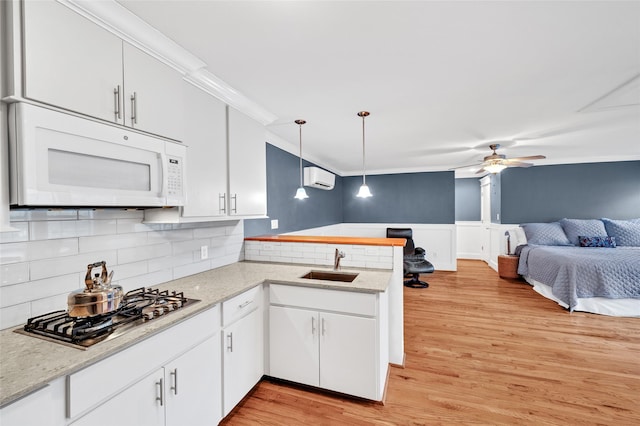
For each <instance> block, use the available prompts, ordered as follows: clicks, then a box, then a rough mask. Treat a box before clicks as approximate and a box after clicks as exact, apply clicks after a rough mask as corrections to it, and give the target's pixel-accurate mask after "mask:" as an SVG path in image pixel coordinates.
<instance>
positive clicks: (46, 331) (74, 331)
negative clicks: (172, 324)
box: [16, 287, 199, 349]
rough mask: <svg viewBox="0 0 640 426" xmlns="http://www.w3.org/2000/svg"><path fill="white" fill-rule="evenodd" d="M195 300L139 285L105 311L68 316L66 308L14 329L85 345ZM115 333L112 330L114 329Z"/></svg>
mask: <svg viewBox="0 0 640 426" xmlns="http://www.w3.org/2000/svg"><path fill="white" fill-rule="evenodd" d="M195 302H199V300H196V299H189V298H187V297H185V296H184V294H183V293H182V292H180V293H176V292H169V291H168V290H164V291H160V290H158V289H152V288H145V287H141V288H138V289H136V290H132V291H130V292H128V293H127V294H125V296H124V298H123V301H122V304H121V305H120V307H119V308H118V309H117V310H115V311H113V312H109V313H107V314H101V315H96V316H92V317H86V318H77V317H71V316H69V314H68V313H67V311H55V312H50V313H47V314H44V315H39V316H36V317H33V318H29V319H28V320H27V324H26V325H25V326H24V327H23V328H22V329H19V330H16V332H22V333H23V334H31V335H36V336H38V337H44V338H46V339H47V340H54V341H56V342H60V343H67V344H69V345H70V346H73V347H79V348H82V349H86V348H88V347H90V346H92V345H94V344H96V343H98V342H100V341H103V340H105V339H107V338H113V337H116V336H118V335H122V334H123V333H124V331H125V329H129V328H131V327H133V326H135V325H140V324H143V323H145V322H147V321H151V320H153V319H154V318H157V317H159V316H163V315H165V314H169V313H171V312H174V311H176V310H178V309H180V308H183V307H185V306H188V305H190V304H193V303H195ZM116 330H117V331H118V332H119V333H115V331H116Z"/></svg>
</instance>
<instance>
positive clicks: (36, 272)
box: [29, 250, 117, 280]
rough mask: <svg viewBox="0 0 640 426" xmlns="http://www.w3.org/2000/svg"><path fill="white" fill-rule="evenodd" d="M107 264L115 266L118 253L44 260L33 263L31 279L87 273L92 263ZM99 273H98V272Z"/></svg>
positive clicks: (84, 254) (85, 254)
mask: <svg viewBox="0 0 640 426" xmlns="http://www.w3.org/2000/svg"><path fill="white" fill-rule="evenodd" d="M102 260H104V261H105V262H107V267H109V269H111V268H110V266H112V265H115V264H116V263H117V262H116V251H115V250H106V251H103V252H100V253H83V254H78V255H74V256H64V257H58V258H55V259H43V260H36V261H33V262H31V266H30V267H29V270H30V277H31V279H32V280H39V279H43V278H46V277H56V276H60V275H65V274H72V273H81V274H82V276H83V277H84V274H86V272H87V265H89V264H90V263H95V262H100V261H102ZM96 272H98V271H96Z"/></svg>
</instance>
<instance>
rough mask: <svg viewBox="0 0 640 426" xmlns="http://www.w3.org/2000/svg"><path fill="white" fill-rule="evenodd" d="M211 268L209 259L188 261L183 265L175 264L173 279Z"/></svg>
mask: <svg viewBox="0 0 640 426" xmlns="http://www.w3.org/2000/svg"><path fill="white" fill-rule="evenodd" d="M209 269H211V261H210V260H208V259H207V260H202V261H200V262H198V263H190V264H187V265H183V266H177V267H174V268H173V279H174V280H175V279H178V278H182V277H186V276H188V275H193V274H197V273H199V272H204V271H208V270H209Z"/></svg>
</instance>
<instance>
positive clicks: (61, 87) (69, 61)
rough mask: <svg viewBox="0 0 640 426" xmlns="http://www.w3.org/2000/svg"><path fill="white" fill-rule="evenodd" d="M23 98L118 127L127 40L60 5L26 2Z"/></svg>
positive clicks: (45, 2) (51, 2)
mask: <svg viewBox="0 0 640 426" xmlns="http://www.w3.org/2000/svg"><path fill="white" fill-rule="evenodd" d="M22 5H23V7H24V15H23V16H24V20H23V22H24V28H23V45H22V54H23V58H24V67H23V73H24V79H23V82H24V85H23V90H24V92H23V96H24V97H25V98H29V99H34V100H38V101H40V102H44V103H47V104H50V105H55V106H59V107H61V108H65V109H68V110H71V111H75V112H79V113H83V114H87V115H90V116H93V117H97V118H101V119H103V120H108V121H112V122H118V123H121V122H122V114H120V116H121V118H120V120H118V119H117V114H116V113H117V111H118V110H117V101H118V93H117V90H118V87H119V88H120V91H121V92H120V105H121V104H122V89H123V88H122V84H123V83H122V40H120V39H119V38H118V37H116V36H115V35H113V34H111V33H109V32H108V31H106V30H105V29H103V28H100V27H99V26H97V25H96V24H94V23H92V22H90V21H89V20H87V19H85V18H83V17H82V16H80V15H78V14H77V13H75V12H73V11H72V10H70V9H69V8H67V7H65V6H62V5H61V4H59V3H56V2H55V1H25V2H23V3H22Z"/></svg>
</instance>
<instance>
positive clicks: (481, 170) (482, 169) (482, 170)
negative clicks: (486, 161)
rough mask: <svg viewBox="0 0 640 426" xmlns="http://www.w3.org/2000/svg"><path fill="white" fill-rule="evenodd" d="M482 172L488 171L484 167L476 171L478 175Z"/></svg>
mask: <svg viewBox="0 0 640 426" xmlns="http://www.w3.org/2000/svg"><path fill="white" fill-rule="evenodd" d="M481 173H487V171H486V170H485V169H484V167H483V168H481V169H480V170H478V171H477V172H476V174H477V175H479V174H481Z"/></svg>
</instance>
